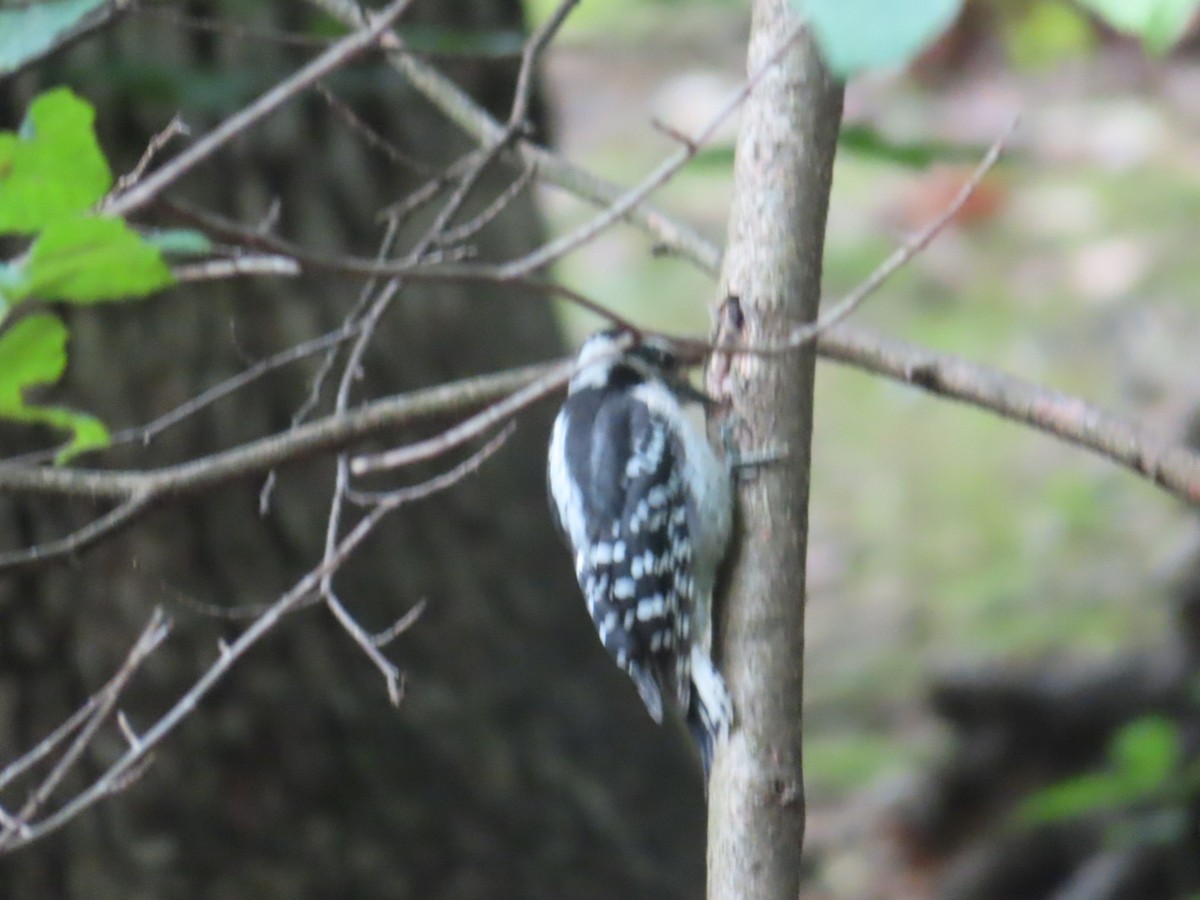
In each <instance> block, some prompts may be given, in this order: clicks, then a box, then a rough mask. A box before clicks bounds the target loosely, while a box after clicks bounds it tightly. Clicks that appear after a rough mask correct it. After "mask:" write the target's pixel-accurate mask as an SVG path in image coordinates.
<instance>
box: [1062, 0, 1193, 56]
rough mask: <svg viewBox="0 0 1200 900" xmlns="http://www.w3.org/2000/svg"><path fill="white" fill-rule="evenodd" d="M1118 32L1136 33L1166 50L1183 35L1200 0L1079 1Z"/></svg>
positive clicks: (1155, 48)
mask: <svg viewBox="0 0 1200 900" xmlns="http://www.w3.org/2000/svg"><path fill="white" fill-rule="evenodd" d="M1080 2H1081V4H1082V5H1083V6H1086V7H1087V8H1088V9H1090V10H1092V12H1094V13H1096V15H1098V16H1100V17H1101V18H1102V19H1104V20H1105V21H1106V22H1108V24H1109V25H1111V26H1112V27H1113V28H1115V29H1117V30H1118V31H1125V32H1128V33H1130V34H1136V35H1137V36H1138V37H1140V38H1141V39H1142V41H1143V42H1144V43H1145V44H1146V46H1147V48H1149V49H1150V50H1151V51H1153V52H1154V53H1166V52H1167V51H1168V50H1170V49H1171V47H1173V46H1174V45H1175V42H1176V41H1178V40H1179V38H1180V37H1182V36H1183V32H1184V30H1185V29H1186V28H1187V26H1188V23H1189V22H1190V21H1191V19H1192V16H1193V15H1195V13H1196V10H1197V9H1198V8H1200V0H1080Z"/></svg>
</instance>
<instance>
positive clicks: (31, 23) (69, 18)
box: [0, 0, 105, 76]
mask: <svg viewBox="0 0 1200 900" xmlns="http://www.w3.org/2000/svg"><path fill="white" fill-rule="evenodd" d="M104 3H105V0H49V2H43V3H38V4H36V5H34V6H28V7H25V8H24V9H13V10H0V76H3V75H8V74H10V73H12V72H15V71H17V70H18V69H20V68H21V67H22V66H24V65H26V64H27V63H29V62H32V61H33V60H35V59H37V58H38V57H40V56H41V55H42V54H43V53H45V52H46V51H47V50H50V49H51V48H52V47H53V46H54V44H55V43H56V42H57V41H59V40H60V39H61V38H62V37H64V36H65V34H66V33H67V32H69V31H70V30H71V29H73V28H75V27H76V26H77V25H79V24H80V23H81V22H82V21H83V19H84V18H85V17H86V16H87V15H88V13H91V12H93V11H94V10H97V9H100V8H101V7H102V6H104Z"/></svg>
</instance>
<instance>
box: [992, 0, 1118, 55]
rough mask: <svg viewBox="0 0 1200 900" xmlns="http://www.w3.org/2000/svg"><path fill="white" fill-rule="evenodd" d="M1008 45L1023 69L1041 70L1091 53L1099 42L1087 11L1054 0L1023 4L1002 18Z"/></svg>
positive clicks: (1005, 40) (1005, 39) (1006, 45)
mask: <svg viewBox="0 0 1200 900" xmlns="http://www.w3.org/2000/svg"><path fill="white" fill-rule="evenodd" d="M1001 21H1002V26H1003V28H1002V30H1003V34H1004V46H1005V49H1007V50H1008V55H1009V58H1010V59H1012V61H1013V63H1014V64H1016V65H1017V66H1018V67H1019V68H1022V69H1038V68H1041V67H1045V66H1050V65H1054V64H1057V63H1060V62H1062V61H1063V60H1064V59H1073V58H1077V57H1080V56H1083V55H1084V54H1086V53H1088V52H1089V51H1090V50H1092V49H1093V47H1094V46H1095V44H1096V33H1095V28H1094V26H1093V24H1092V21H1091V19H1090V18H1089V17H1088V15H1087V13H1085V12H1083V11H1082V10H1080V9H1079V8H1077V7H1074V6H1068V5H1067V4H1065V3H1059V2H1054V0H1041V2H1039V3H1035V4H1033V5H1032V6H1028V7H1024V6H1019V7H1017V8H1016V10H1014V12H1013V14H1012V15H1009V16H1005V17H1004V18H1003V19H1002V20H1001Z"/></svg>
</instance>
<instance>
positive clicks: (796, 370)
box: [708, 0, 842, 900]
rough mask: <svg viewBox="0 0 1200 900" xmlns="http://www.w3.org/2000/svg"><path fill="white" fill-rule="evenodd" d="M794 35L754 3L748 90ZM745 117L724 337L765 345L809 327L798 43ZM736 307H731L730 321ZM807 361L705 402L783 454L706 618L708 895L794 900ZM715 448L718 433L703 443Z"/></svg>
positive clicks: (809, 211) (746, 358) (746, 446)
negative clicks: (718, 675)
mask: <svg viewBox="0 0 1200 900" xmlns="http://www.w3.org/2000/svg"><path fill="white" fill-rule="evenodd" d="M797 25H798V20H797V17H796V14H795V12H794V11H793V10H792V8H791V6H790V5H789V4H788V2H787V0H756V2H755V4H754V13H753V23H752V26H751V37H750V49H749V54H748V57H749V61H748V69H749V73H750V76H751V77H752V78H753V77H755V76H756V73H758V72H760V71H761V70H762V68H763V67H764V66H765V65H768V64H769V60H770V59H771V58H772V57H773V56H775V55H776V54H777V51H778V50H779V49H780V47H781V46H782V45H783V43H784V42H785V41H786V40H787V39H788V36H789V35H790V34H792V33H793V32H794V30H795V29H796V27H797ZM778 59H779V62H778V64H777V65H775V66H774V67H773V68H772V69H771V70H770V71H769V72H768V73H767V74H766V75H765V76H764V77H762V79H761V81H760V82H759V83H758V84H757V86H756V87H755V88H754V91H753V93H752V94H751V95H750V98H749V100H748V101H747V104H746V106H745V108H744V109H743V111H742V125H741V133H740V134H739V136H738V144H737V155H736V161H735V163H734V203H733V212H732V214H731V217H730V223H729V241H728V246H727V248H726V255H725V264H724V270H723V272H722V279H721V290H722V294H721V296H722V297H726V298H737V300H736V302H735V301H732V300H726V306H725V308H724V316H723V321H722V322H721V331H722V335H723V336H724V337H728V338H741V339H744V340H747V341H749V342H751V343H756V342H777V341H779V340H781V339H783V338H786V336H787V335H788V333H789V331H790V330H791V329H792V328H794V327H795V326H797V325H800V324H802V323H806V322H810V321H812V320H813V319H815V318H816V315H817V307H818V303H819V301H820V289H821V259H822V253H823V247H824V237H825V215H826V210H827V208H828V202H829V188H830V181H831V178H832V169H833V156H834V150H835V147H836V142H837V131H838V125H839V122H840V119H841V106H842V88H841V85H840V84H837V83H835V82H834V81H833V80H832V79H831V77H830V76H829V74H828V73H827V72H826V70H825V69H824V67H823V66H822V64H821V62H820V60H819V58H818V56H817V52H816V49H815V47H814V45H813V43H812V42H811V40H810V39H809V37H808V35H807V34H803V35H801V36H800V37H799V39H798V40H796V41H794V42H793V44H792V45H791V46H790V47H788V48H787V49H786V50H785V51H784V52H783V53H782V55H781V56H779V57H778ZM735 307H737V308H740V314H739V311H738V309H736V308H735ZM814 360H815V355H814V352H813V349H812V348H811V347H806V348H804V349H803V350H800V351H794V352H790V353H787V354H784V355H777V356H752V355H743V356H738V357H735V358H733V359H724V358H720V359H716V360H714V363H713V365H712V366H711V367H710V371H709V385H708V387H709V390H710V392H712V393H714V394H715V395H716V396H718V397H719V398H721V399H724V400H726V401H728V403H729V407H730V413H731V414H730V416H729V417H727V418H726V420H725V422H726V427H732V428H733V433H734V434H735V435H736V437H737V440H738V443H739V445H740V448H739V449H740V451H741V452H742V453H743V454H754V453H758V452H762V451H780V452H785V453H786V456H785V459H784V460H782V461H780V462H777V463H769V464H767V465H765V466H762V467H760V468H758V469H757V470H755V471H754V472H752V473H750V474H749V475H748V476H747V477H745V478H743V481H742V484H741V487H740V490H739V511H740V523H741V525H740V541H739V545H738V546H737V548H736V549H735V554H734V558H733V560H732V563H731V567H730V573H729V579H728V584H729V589H728V593H727V595H726V596H727V600H726V602H725V603H724V604H723V605H722V606H721V607H720V609H719V612H718V618H717V636H718V640H717V652H718V659H719V662H720V664H721V666H722V668H723V671H724V672H725V676H726V678H727V679H728V681H729V687H730V691H731V693H732V696H733V701H734V706H735V710H736V715H737V723H736V727H735V729H734V731H733V734H732V737H731V739H730V741H729V742H728V743H727V744H726V745H725V746H724V748H723V749H722V750H720V751H718V753H717V757H716V762H715V765H714V769H713V775H712V781H711V784H710V792H711V793H710V800H709V804H710V805H709V849H708V877H709V887H708V896H709V897H710V898H712V900H735V898H737V900H747V898H753V900H766V898H771V900H774V898H780V900H782V898H788V900H791V898H795V897H796V895H797V893H798V892H799V889H800V854H801V845H802V843H803V839H804V790H803V781H802V771H801V703H802V691H801V688H802V684H803V660H804V572H805V547H806V542H807V529H808V479H809V465H810V443H811V435H812V413H813V410H812V406H813V367H814V366H813V364H814ZM713 437H714V439H719V436H718V435H715V434H714V435H713Z"/></svg>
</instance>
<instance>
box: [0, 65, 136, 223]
mask: <svg viewBox="0 0 1200 900" xmlns="http://www.w3.org/2000/svg"><path fill="white" fill-rule="evenodd" d="M94 121H95V112H94V111H93V110H92V107H91V105H90V104H88V103H87V102H86V101H84V100H81V99H80V98H78V97H76V96H75V94H73V93H72V92H71V91H70V90H68V89H67V88H56V89H54V90H52V91H47V92H46V93H44V94H41V95H40V96H38V98H37V99H36V100H34V101H33V103H32V104H30V107H29V112H28V113H27V114H26V116H25V121H24V122H22V123H21V129H20V132H19V133H17V134H14V133H13V132H11V131H0V233H3V232H6V231H15V232H19V233H23V234H27V233H30V232H34V231H37V230H38V229H39V228H43V227H44V226H46V225H48V224H49V223H51V222H53V221H55V220H57V219H61V218H63V217H64V216H71V215H75V214H77V213H80V212H83V211H84V210H86V209H89V208H90V207H91V206H92V205H94V204H95V203H96V201H98V200H99V199H100V198H101V197H103V196H104V194H105V192H106V191H107V190H108V188H109V186H110V185H111V184H112V172H111V171H109V168H108V161H107V160H106V159H105V158H104V153H103V151H102V150H101V149H100V145H99V143H97V141H96V133H95V130H94V129H93V127H92V126H93V123H94Z"/></svg>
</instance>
